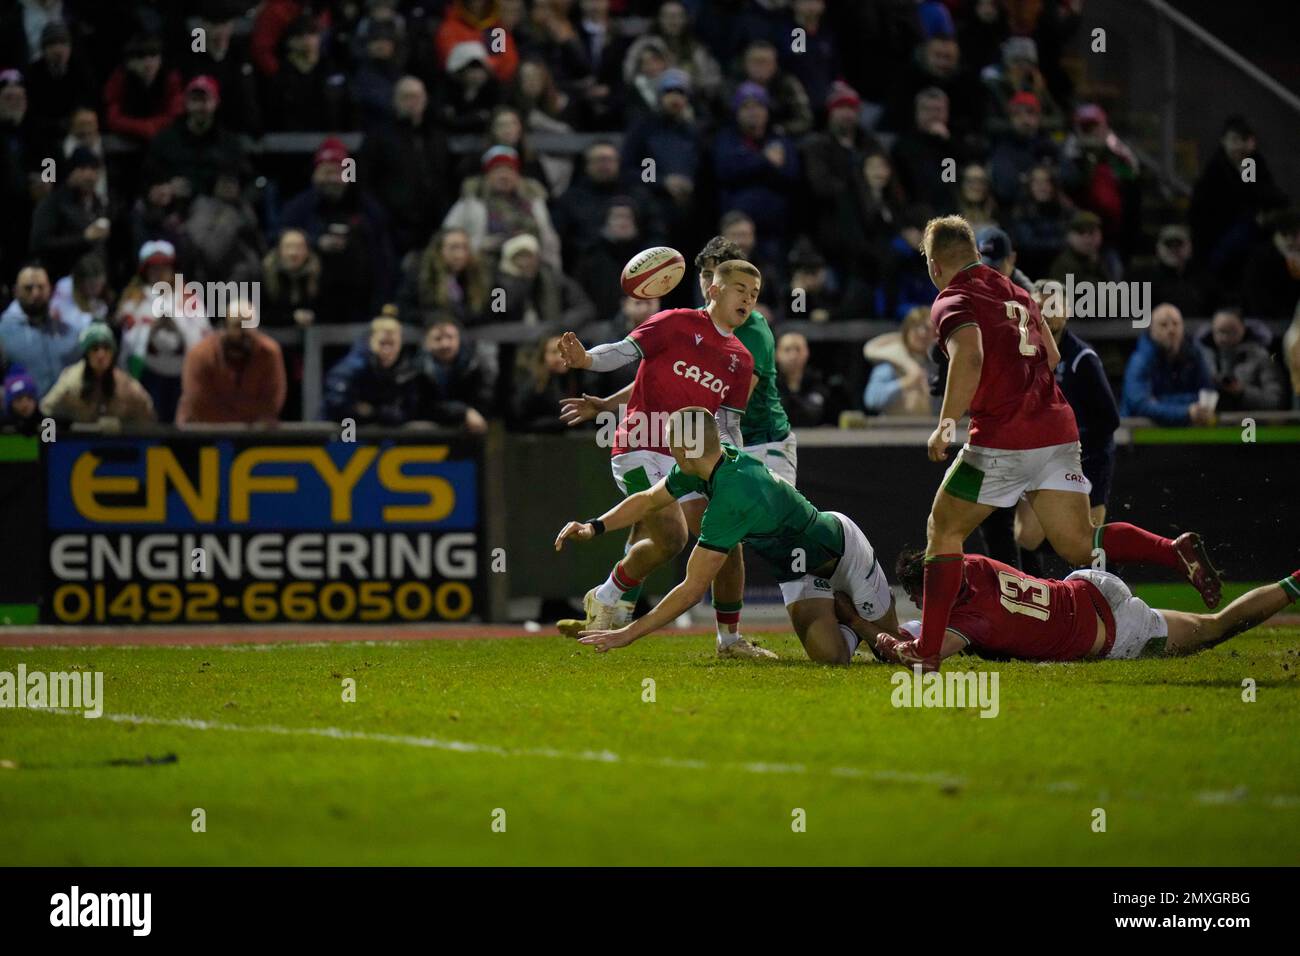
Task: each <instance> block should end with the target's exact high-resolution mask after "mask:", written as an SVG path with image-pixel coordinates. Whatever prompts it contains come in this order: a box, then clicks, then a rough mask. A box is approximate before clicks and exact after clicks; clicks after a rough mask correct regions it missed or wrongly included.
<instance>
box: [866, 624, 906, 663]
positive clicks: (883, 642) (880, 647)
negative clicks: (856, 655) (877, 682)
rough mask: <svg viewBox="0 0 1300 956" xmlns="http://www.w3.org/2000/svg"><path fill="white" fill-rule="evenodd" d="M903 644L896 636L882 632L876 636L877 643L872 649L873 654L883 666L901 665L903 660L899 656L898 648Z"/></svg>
mask: <svg viewBox="0 0 1300 956" xmlns="http://www.w3.org/2000/svg"><path fill="white" fill-rule="evenodd" d="M902 643H903V642H902V641H900V640H899V639H898V638H896V637H894V635H892V634H886V633H885V632H884V631H881V632H879V633H878V634H877V635H876V642H875V645H874V646H873V647H872V648H871V653H872V654H874V655H875V657H876V660H878V661H880V662H881V663H882V664H901V663H903V659H902V658H901V657H899V656H898V648H899V646H900V645H902Z"/></svg>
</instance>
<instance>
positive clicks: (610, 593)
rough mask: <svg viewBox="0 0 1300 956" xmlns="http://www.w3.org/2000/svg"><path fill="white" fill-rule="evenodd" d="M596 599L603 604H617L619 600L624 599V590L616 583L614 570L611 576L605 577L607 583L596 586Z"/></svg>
mask: <svg viewBox="0 0 1300 956" xmlns="http://www.w3.org/2000/svg"><path fill="white" fill-rule="evenodd" d="M596 600H597V601H599V602H600V603H601V604H617V603H618V602H619V601H621V600H623V592H622V591H621V590H620V589H619V586H618V585H617V584H615V583H614V575H613V573H612V572H611V574H610V576H609V577H607V578H606V579H605V583H604V584H602V585H601V586H600V587H598V588H596Z"/></svg>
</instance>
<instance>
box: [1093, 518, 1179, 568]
mask: <svg viewBox="0 0 1300 956" xmlns="http://www.w3.org/2000/svg"><path fill="white" fill-rule="evenodd" d="M1096 538H1097V541H1098V543H1099V545H1100V547H1101V549H1102V550H1103V551H1104V552H1105V554H1106V563H1107V564H1127V563H1130V562H1136V563H1138V564H1156V565H1159V566H1160V567H1162V568H1177V567H1179V566H1180V565H1179V562H1178V555H1177V554H1175V553H1174V542H1173V540H1172V539H1170V538H1162V537H1160V535H1158V534H1152V533H1151V532H1150V531H1143V530H1142V529H1141V528H1139V527H1138V526H1137V525H1135V524H1127V523H1126V522H1123V521H1117V522H1115V523H1114V524H1105V525H1102V526H1101V527H1100V528H1098V529H1097V535H1096Z"/></svg>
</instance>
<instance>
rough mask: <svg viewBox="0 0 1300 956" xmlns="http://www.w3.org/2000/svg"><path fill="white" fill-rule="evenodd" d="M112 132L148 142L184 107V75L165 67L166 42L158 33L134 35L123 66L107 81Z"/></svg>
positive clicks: (106, 93)
mask: <svg viewBox="0 0 1300 956" xmlns="http://www.w3.org/2000/svg"><path fill="white" fill-rule="evenodd" d="M104 106H105V110H106V119H107V126H108V130H109V132H112V133H118V134H120V135H122V136H128V137H130V138H131V139H135V140H141V141H144V142H148V141H150V140H152V139H153V138H154V137H155V136H157V135H158V134H159V133H160V132H162V130H163V129H164V128H165V127H166V126H167V125H168V124H169V123H170V122H171V121H172V120H174V119H175V118H176V117H177V116H179V115H180V114H181V110H182V109H183V107H184V102H183V94H182V92H181V76H180V74H179V73H177V72H176V71H175V70H164V69H163V63H162V44H161V42H160V41H159V40H158V38H157V37H154V36H137V37H133V38H132V39H131V40H130V41H128V43H127V44H126V47H125V48H124V49H123V51H122V65H121V66H119V67H118V68H117V69H116V70H114V71H113V74H112V75H111V76H110V77H109V78H108V82H107V83H105V84H104Z"/></svg>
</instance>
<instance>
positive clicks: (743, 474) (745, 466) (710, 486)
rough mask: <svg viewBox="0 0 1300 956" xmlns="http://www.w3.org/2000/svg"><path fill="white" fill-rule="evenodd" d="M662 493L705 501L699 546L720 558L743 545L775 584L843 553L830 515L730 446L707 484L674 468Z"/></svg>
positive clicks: (724, 448)
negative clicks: (760, 561) (761, 562)
mask: <svg viewBox="0 0 1300 956" xmlns="http://www.w3.org/2000/svg"><path fill="white" fill-rule="evenodd" d="M667 488H668V492H669V494H671V495H672V496H673V497H674V498H680V497H681V496H682V495H685V494H690V493H691V492H693V491H694V492H699V493H700V494H702V495H704V496H705V497H706V498H708V499H709V506H708V507H707V508H706V509H705V511H704V518H703V519H702V521H701V522H700V545H701V546H703V547H705V548H709V549H710V550H713V551H721V552H723V553H724V554H725V553H726V552H728V551H730V550H731V549H732V548H734V547H735V546H736V545H737V544H739V543H740V542H741V541H744V542H745V546H746V547H748V548H753V549H754V551H756V552H757V553H758V554H759V555H761V556H762V557H763V559H764V560H765V561H767V563H768V564H770V565H771V566H772V570H773V572H774V573H775V574H776V579H777V580H778V581H794V580H797V579H798V578H801V577H803V576H804V575H805V574H809V573H811V572H812V571H814V570H816V569H817V568H820V567H821V566H822V565H823V564H825V563H826V562H827V561H830V560H832V559H834V558H838V557H839V556H840V555H842V554H843V553H844V529H843V528H842V527H841V526H840V523H839V521H838V520H837V519H836V518H835V516H834V515H832V514H831V513H830V512H827V511H818V510H817V509H816V508H814V507H813V506H812V503H811V502H810V501H809V500H808V499H807V498H805V497H804V496H803V495H801V494H800V493H799V492H798V491H796V490H795V488H794V486H793V485H791V484H790V483H789V482H785V481H782V480H781V479H779V478H777V477H775V476H774V475H773V474H772V473H771V472H770V471H768V470H767V468H766V466H764V464H763V463H762V462H761V461H759V460H758V459H757V458H755V457H754V456H753V455H747V454H745V453H744V452H742V451H740V450H739V449H737V448H735V447H734V446H732V445H728V444H723V446H722V457H721V458H720V459H718V464H717V466H716V467H715V468H714V469H713V474H712V475H710V476H709V478H708V480H707V481H706V480H705V479H703V478H698V477H696V476H694V475H688V474H686V473H685V472H684V471H682V470H681V468H680V467H679V466H677V465H673V469H672V471H670V472H669V473H668V479H667ZM796 549H802V550H801V551H800V552H797V551H796Z"/></svg>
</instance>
